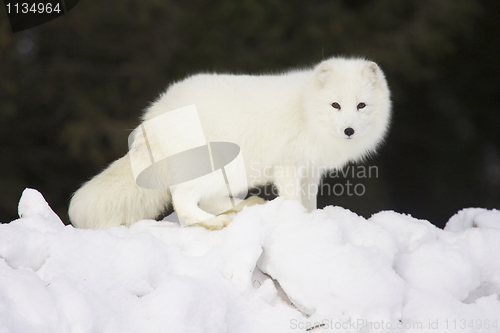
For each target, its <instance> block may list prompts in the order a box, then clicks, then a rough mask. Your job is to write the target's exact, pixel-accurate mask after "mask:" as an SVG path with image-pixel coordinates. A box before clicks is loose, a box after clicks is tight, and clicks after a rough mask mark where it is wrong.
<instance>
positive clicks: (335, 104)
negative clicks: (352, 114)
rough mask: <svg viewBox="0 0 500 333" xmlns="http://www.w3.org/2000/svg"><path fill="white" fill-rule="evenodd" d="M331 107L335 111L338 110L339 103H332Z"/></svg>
mask: <svg viewBox="0 0 500 333" xmlns="http://www.w3.org/2000/svg"><path fill="white" fill-rule="evenodd" d="M332 106H333V107H334V108H335V109H337V110H340V104H339V103H337V102H333V103H332Z"/></svg>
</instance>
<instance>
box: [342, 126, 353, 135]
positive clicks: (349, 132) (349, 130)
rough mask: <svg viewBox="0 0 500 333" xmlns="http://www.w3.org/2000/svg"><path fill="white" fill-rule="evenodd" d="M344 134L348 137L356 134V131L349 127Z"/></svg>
mask: <svg viewBox="0 0 500 333" xmlns="http://www.w3.org/2000/svg"><path fill="white" fill-rule="evenodd" d="M344 134H345V135H347V136H351V135H353V134H354V130H353V129H352V128H351V127H347V128H346V129H345V130H344Z"/></svg>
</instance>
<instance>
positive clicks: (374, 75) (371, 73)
mask: <svg viewBox="0 0 500 333" xmlns="http://www.w3.org/2000/svg"><path fill="white" fill-rule="evenodd" d="M363 74H364V75H366V76H367V77H368V78H369V80H370V82H371V83H373V84H377V83H378V82H379V81H380V76H381V75H382V73H381V72H380V68H379V67H378V65H377V64H376V63H374V62H369V63H368V64H367V65H366V67H365V68H364V69H363Z"/></svg>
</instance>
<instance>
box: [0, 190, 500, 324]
mask: <svg viewBox="0 0 500 333" xmlns="http://www.w3.org/2000/svg"><path fill="white" fill-rule="evenodd" d="M19 216H20V218H19V219H17V220H15V221H12V222H11V223H9V224H3V225H0V333H7V332H9V333H10V332H16V333H17V332H47V333H54V332H149V333H152V332H176V333H177V332H189V333H196V332H213V333H222V332H235V333H246V332H248V333H254V332H259V333H260V332H273V333H276V332H306V331H312V332H464V333H465V332H500V299H499V297H500V296H499V295H500V258H499V255H500V212H499V211H496V210H486V209H479V208H469V209H464V210H461V211H460V212H458V213H457V214H456V215H454V216H453V217H452V218H451V219H450V221H449V222H448V224H447V226H446V228H445V229H444V230H441V229H438V228H436V227H434V226H433V225H432V224H431V223H429V222H428V221H423V220H418V219H416V218H413V217H411V216H408V215H403V214H399V213H395V212H390V211H384V212H380V213H377V214H375V215H373V216H372V217H371V218H369V219H364V218H362V217H360V216H358V215H356V214H354V213H352V212H350V211H349V210H346V209H344V208H341V207H331V206H330V207H326V208H324V209H322V210H316V211H314V212H312V213H307V212H306V211H305V209H304V208H303V207H302V206H300V205H299V204H298V203H296V202H293V201H286V200H283V199H280V198H278V199H276V200H273V201H271V202H268V203H267V204H265V205H257V206H253V207H248V208H245V209H244V210H243V211H242V212H241V213H239V214H238V215H237V216H236V217H235V219H234V220H233V222H232V223H231V224H230V225H229V226H228V227H226V228H224V229H223V230H220V231H210V230H206V229H204V228H203V227H197V226H194V227H180V226H179V225H178V224H176V223H173V222H168V221H162V222H157V221H152V220H143V221H139V222H137V223H135V224H133V225H132V226H131V227H130V228H126V227H117V228H112V229H110V230H100V231H96V230H84V229H75V228H73V227H72V226H64V225H63V223H62V222H61V220H60V219H59V217H58V216H57V215H56V214H55V213H54V212H53V211H52V210H51V209H50V207H49V205H48V204H47V202H46V201H45V200H44V198H43V197H42V195H41V194H40V193H39V192H37V191H36V190H33V189H26V190H25V191H24V192H23V195H22V197H21V200H20V202H19ZM314 327H315V328H314Z"/></svg>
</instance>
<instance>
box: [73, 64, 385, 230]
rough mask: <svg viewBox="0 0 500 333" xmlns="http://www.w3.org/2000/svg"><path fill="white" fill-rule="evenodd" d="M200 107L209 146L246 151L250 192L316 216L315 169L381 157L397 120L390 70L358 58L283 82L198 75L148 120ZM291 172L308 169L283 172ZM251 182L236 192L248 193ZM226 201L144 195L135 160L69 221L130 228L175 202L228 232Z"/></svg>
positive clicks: (105, 179) (184, 214) (156, 106)
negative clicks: (257, 189) (265, 191)
mask: <svg viewBox="0 0 500 333" xmlns="http://www.w3.org/2000/svg"><path fill="white" fill-rule="evenodd" d="M335 103H337V104H335ZM360 103H361V104H360ZM191 104H195V105H196V108H197V110H198V114H199V117H200V120H201V124H202V127H203V132H204V134H205V138H206V140H207V141H209V142H215V141H222V142H232V143H236V144H237V145H239V146H240V148H241V152H242V155H243V160H244V164H245V169H246V173H247V181H248V184H249V185H250V186H252V187H253V186H259V185H264V184H266V183H274V184H275V186H276V187H277V189H278V191H279V193H280V196H283V197H285V198H288V199H295V200H298V201H299V202H301V203H302V204H303V205H304V206H306V208H308V209H309V210H313V209H315V208H316V195H315V193H314V191H312V193H311V191H310V193H306V194H304V193H303V191H302V193H301V189H303V187H302V188H301V186H304V185H306V189H308V188H310V187H308V186H307V185H309V184H313V185H317V184H319V181H320V178H321V175H320V174H318V172H314V171H313V170H311V169H312V168H313V167H315V168H320V169H322V170H326V169H333V168H340V167H342V166H343V165H345V164H346V163H347V162H349V161H357V160H360V159H362V158H364V157H365V156H367V155H369V154H370V153H372V152H374V151H375V149H376V147H377V146H378V145H379V143H381V141H382V140H383V138H384V136H385V134H386V132H387V130H388V127H389V122H390V114H391V102H390V93H389V89H388V86H387V83H386V80H385V77H384V74H383V73H382V71H381V70H380V68H379V67H378V66H377V65H376V64H375V63H373V62H370V61H366V60H364V59H352V58H348V59H346V58H330V59H328V60H325V61H323V62H321V63H319V64H318V65H317V66H315V67H314V68H312V69H304V70H294V71H290V72H286V73H283V74H278V75H255V76H254V75H228V74H224V75H222V74H199V75H194V76H191V77H188V78H186V79H185V80H183V81H180V82H178V83H175V84H173V85H171V86H170V87H169V88H168V89H167V91H166V92H165V93H164V94H162V95H161V96H160V97H159V98H158V100H157V101H156V102H154V103H153V104H152V105H151V106H150V107H149V108H148V109H147V110H146V112H145V114H144V115H143V121H147V120H150V119H152V118H154V117H155V116H158V115H160V114H162V113H164V112H168V111H172V110H175V109H178V108H181V107H184V106H187V105H191ZM135 144H136V146H137V145H140V144H139V143H135ZM152 144H158V145H178V144H180V143H179V142H153V143H152ZM136 148H137V149H146V147H136ZM284 167H286V168H289V169H288V170H301V171H300V172H290V173H283V170H284V169H283V168H284ZM278 169H279V171H280V172H278ZM244 184H246V183H245V182H242V183H241V184H231V185H232V187H235V188H237V190H244V188H241V186H244ZM223 193H227V192H225V188H222V187H221V186H218V185H215V184H214V183H211V182H210V181H205V182H204V183H202V184H201V185H199V184H198V186H179V187H176V190H175V191H174V193H170V191H169V190H151V189H143V188H140V187H138V186H137V185H136V184H135V181H134V177H133V174H132V169H131V165H130V159H129V155H128V154H127V155H125V156H124V157H122V158H120V159H119V160H117V161H115V162H113V163H112V164H111V165H110V166H109V167H108V168H107V169H105V170H104V171H103V172H101V173H100V174H99V175H97V176H95V177H94V178H93V179H91V180H90V181H89V182H87V183H86V184H84V185H83V186H82V187H81V188H80V189H79V190H78V191H76V193H75V194H74V196H73V198H72V200H71V203H70V207H69V216H70V220H71V222H72V224H73V225H74V226H76V227H80V228H93V229H104V228H109V227H113V226H119V225H126V226H128V225H130V224H131V223H133V222H136V221H138V220H141V219H151V218H155V217H157V216H158V215H160V214H161V213H162V212H163V211H164V210H165V209H166V207H168V205H169V204H170V203H172V201H173V206H174V208H175V210H176V212H177V214H178V215H179V217H181V218H182V219H183V220H184V221H186V222H187V223H188V224H191V223H197V222H199V221H200V220H207V219H210V222H206V223H205V226H206V227H209V228H220V227H222V226H224V225H226V224H227V223H228V222H229V220H230V217H228V216H227V215H220V216H217V217H214V215H212V214H210V211H215V210H216V208H217V202H218V198H221V196H223ZM198 204H200V206H201V208H200V207H199V206H198ZM202 208H203V209H202Z"/></svg>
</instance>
